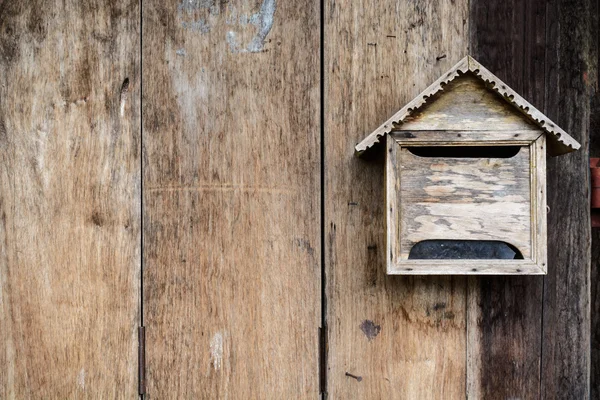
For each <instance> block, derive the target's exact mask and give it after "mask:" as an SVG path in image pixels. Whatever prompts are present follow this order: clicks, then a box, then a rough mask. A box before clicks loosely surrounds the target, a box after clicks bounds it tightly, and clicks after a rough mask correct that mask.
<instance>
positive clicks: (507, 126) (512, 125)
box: [399, 72, 539, 131]
mask: <svg viewBox="0 0 600 400" xmlns="http://www.w3.org/2000/svg"><path fill="white" fill-rule="evenodd" d="M399 129H401V130H404V131H411V130H465V129H468V130H473V131H475V130H490V129H494V130H498V131H516V130H539V127H538V126H536V125H534V124H533V123H532V122H531V121H528V120H527V119H526V118H525V116H524V115H522V114H521V113H519V112H518V111H517V110H516V109H515V107H514V106H512V105H511V104H509V103H508V102H506V101H505V100H504V99H503V98H502V97H501V96H500V95H498V94H497V93H495V92H494V91H492V90H489V89H487V88H486V87H485V85H484V83H483V82H482V81H481V80H480V79H479V78H477V77H476V76H475V75H473V74H472V73H470V72H469V73H466V74H464V75H461V76H460V77H458V78H456V79H455V80H453V81H452V82H450V83H448V84H447V85H446V86H444V90H443V91H442V92H440V93H438V94H437V95H435V96H434V97H433V98H432V99H428V100H427V104H426V105H425V106H423V107H422V108H421V109H420V110H419V111H418V112H414V113H412V114H411V115H410V116H409V117H408V118H406V119H405V120H404V122H403V123H402V125H400V126H399Z"/></svg>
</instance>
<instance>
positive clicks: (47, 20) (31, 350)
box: [0, 0, 141, 399]
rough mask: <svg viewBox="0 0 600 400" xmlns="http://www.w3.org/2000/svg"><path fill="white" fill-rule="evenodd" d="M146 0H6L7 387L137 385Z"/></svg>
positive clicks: (0, 171) (49, 394)
mask: <svg viewBox="0 0 600 400" xmlns="http://www.w3.org/2000/svg"><path fill="white" fill-rule="evenodd" d="M138 22H139V7H138V2H137V1H120V2H114V1H88V2H80V1H72V0H65V1H62V0H61V1H30V2H20V1H8V2H1V3H0V32H1V35H0V216H1V219H0V338H1V340H0V343H1V344H0V398H2V399H29V398H31V399H66V398H69V399H79V398H90V399H91V398H94V399H95V398H126V399H132V398H135V397H137V337H136V330H137V325H138V323H139V289H140V285H139V279H140V200H141V195H140V183H141V176H140V168H139V165H140V136H139V129H140V126H139V120H140V114H139V107H140V91H139V89H140V64H139V62H140V54H139V39H140V30H139V23H138Z"/></svg>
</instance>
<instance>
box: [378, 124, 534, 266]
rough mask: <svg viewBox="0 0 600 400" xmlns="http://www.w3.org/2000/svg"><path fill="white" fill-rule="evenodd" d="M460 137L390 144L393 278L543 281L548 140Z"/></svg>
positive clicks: (410, 137) (409, 138)
mask: <svg viewBox="0 0 600 400" xmlns="http://www.w3.org/2000/svg"><path fill="white" fill-rule="evenodd" d="M417 136H420V137H421V138H420V139H419V138H418V137H417ZM458 136H461V137H462V139H461V141H457V142H453V141H448V140H446V141H436V140H435V139H434V138H435V137H438V138H439V134H433V135H429V136H428V135H427V133H424V132H421V133H417V132H415V134H405V135H398V136H397V137H396V139H398V140H395V139H394V138H393V137H391V136H390V137H389V138H388V146H387V147H388V149H387V161H386V164H387V166H386V174H387V177H386V185H387V188H386V201H387V210H388V218H387V224H388V226H387V244H388V245H387V249H388V256H387V257H388V273H390V274H544V273H545V269H546V268H545V267H546V261H545V254H546V239H545V234H546V233H545V223H546V205H545V204H546V199H545V150H544V148H543V147H544V142H545V137H544V135H541V134H538V135H529V136H528V137H527V138H525V139H523V138H520V139H517V140H516V139H515V134H513V135H511V136H510V137H509V136H507V135H505V137H506V140H500V141H495V142H494V141H492V140H491V139H490V138H496V135H494V134H493V133H489V132H488V133H482V132H479V133H476V134H475V135H473V136H471V137H466V138H465V135H464V134H463V135H460V134H459V135H458ZM517 137H518V134H517ZM486 139H487V140H486ZM449 248H451V249H452V251H449ZM473 249H475V250H473ZM477 249H479V251H477ZM463 250H464V251H463ZM461 251H463V253H462V254H461ZM482 254H483V255H482ZM486 254H487V256H486Z"/></svg>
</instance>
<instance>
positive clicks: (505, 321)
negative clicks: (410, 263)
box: [467, 0, 569, 399]
mask: <svg viewBox="0 0 600 400" xmlns="http://www.w3.org/2000/svg"><path fill="white" fill-rule="evenodd" d="M528 3H530V4H528ZM544 12H545V9H544V6H543V2H542V1H529V2H527V1H522V0H510V1H496V0H494V1H479V0H471V2H470V18H471V25H470V26H471V29H470V30H471V33H470V37H471V39H470V47H471V50H470V51H471V54H472V55H473V56H474V57H475V58H476V59H477V60H478V61H479V62H481V63H482V64H483V65H485V66H486V67H487V68H488V69H489V70H491V71H493V72H494V74H495V75H497V76H498V77H499V78H500V79H502V80H503V81H504V82H506V83H507V84H508V85H510V87H512V88H513V89H514V90H515V91H517V92H518V93H520V94H521V95H522V96H523V97H525V98H526V99H527V100H528V101H529V102H531V103H532V104H534V105H536V106H537V107H538V109H540V110H542V111H547V110H546V109H545V108H544V104H545V103H544V87H545V84H546V83H545V80H544V79H545V75H544V70H543V68H540V63H542V64H543V59H544V46H545V43H546V39H545V31H544V28H545V23H546V22H545V21H546V19H545V17H544V18H541V19H540V18H539V17H538V16H537V15H538V14H539V13H541V14H542V15H544ZM516 38H518V40H517V39H516ZM548 45H550V42H549V43H548ZM555 101H556V100H555ZM549 117H550V118H553V117H555V115H553V114H550V115H549ZM563 128H565V129H566V127H563ZM565 157H569V156H562V157H557V161H558V162H562V161H564V158H565ZM551 246H552V244H551ZM542 287H543V278H541V277H531V276H529V277H490V278H488V277H481V278H469V298H468V325H467V326H468V329H467V340H468V344H467V348H468V355H467V358H468V360H469V361H468V365H467V367H468V371H467V391H468V396H469V398H471V399H482V398H485V399H487V398H490V399H496V398H497V399H505V398H522V399H530V398H532V399H533V398H540V365H541V340H542V338H541V324H542V318H541V313H542Z"/></svg>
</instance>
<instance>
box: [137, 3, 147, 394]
mask: <svg viewBox="0 0 600 400" xmlns="http://www.w3.org/2000/svg"><path fill="white" fill-rule="evenodd" d="M138 4H139V9H140V48H139V57H140V99H139V102H140V109H139V110H140V111H139V112H140V154H139V157H140V299H139V301H140V332H141V333H142V334H141V335H140V336H139V338H138V340H139V343H138V345H139V354H138V368H139V371H138V375H139V376H138V385H139V388H138V392H139V395H140V399H142V400H143V399H144V398H145V396H146V394H145V392H146V379H145V375H146V374H145V370H146V354H145V352H146V345H145V342H146V340H145V333H144V332H145V330H144V107H143V101H144V47H143V41H144V30H143V21H144V12H143V7H144V3H143V1H142V0H139V2H138Z"/></svg>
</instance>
